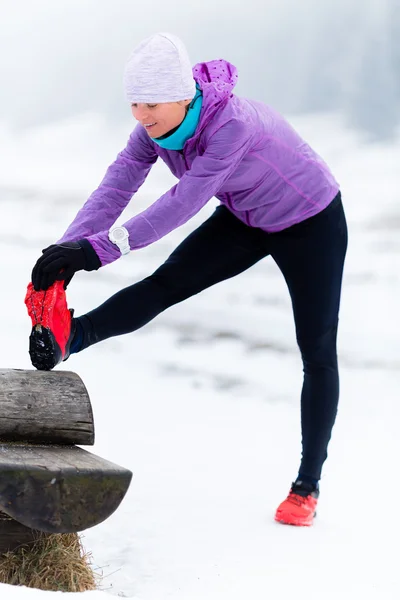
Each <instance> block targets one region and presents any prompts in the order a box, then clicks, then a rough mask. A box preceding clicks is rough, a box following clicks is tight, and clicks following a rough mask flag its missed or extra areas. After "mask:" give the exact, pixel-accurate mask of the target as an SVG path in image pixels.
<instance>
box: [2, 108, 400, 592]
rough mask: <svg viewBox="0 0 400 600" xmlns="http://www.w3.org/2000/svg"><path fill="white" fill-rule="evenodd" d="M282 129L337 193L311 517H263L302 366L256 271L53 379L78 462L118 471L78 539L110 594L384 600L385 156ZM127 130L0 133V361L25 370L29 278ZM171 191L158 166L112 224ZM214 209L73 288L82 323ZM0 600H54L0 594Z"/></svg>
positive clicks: (394, 359) (393, 566)
mask: <svg viewBox="0 0 400 600" xmlns="http://www.w3.org/2000/svg"><path fill="white" fill-rule="evenodd" d="M292 122H293V123H294V124H295V125H296V126H297V128H298V129H299V130H300V132H301V133H303V135H304V136H305V137H306V138H307V139H308V140H309V141H310V142H311V143H312V144H313V145H314V146H315V147H316V149H317V150H318V151H320V153H321V154H322V155H323V156H324V158H325V159H326V160H327V161H328V162H329V163H330V165H331V166H332V168H333V170H334V172H335V174H336V176H337V178H338V179H339V181H340V182H341V184H342V192H343V200H344V204H345V209H346V213H347V219H348V224H349V249H348V258H347V264H346V271H345V277H344V288H343V296H342V311H341V324H340V333H339V352H340V361H341V402H340V410H339V415H338V420H337V425H336V427H335V429H334V435H333V439H332V442H331V444H330V454H329V458H328V461H327V463H326V465H325V469H324V473H323V478H322V482H321V499H320V503H319V511H318V518H317V520H316V523H315V525H314V527H312V528H310V529H308V528H305V529H298V528H290V527H284V526H282V525H278V524H276V523H275V522H274V520H273V515H274V511H275V509H276V506H277V505H278V503H279V502H280V501H281V500H283V498H284V497H285V496H286V494H287V492H288V489H289V486H290V482H291V481H292V479H293V477H294V476H295V475H296V472H297V467H298V464H299V460H300V423H299V395H300V387H301V378H302V372H301V363H300V359H299V356H298V353H297V348H296V344H295V337H294V327H293V322H292V315H291V309H290V302H289V296H288V294H287V291H286V288H285V284H284V281H283V279H282V277H281V275H280V273H279V271H278V270H277V268H276V266H275V265H274V263H273V262H272V261H271V260H269V259H266V260H264V261H262V262H260V263H259V264H258V265H256V266H255V267H253V268H252V269H250V270H249V271H247V272H246V273H244V274H242V275H241V276H239V277H237V278H235V279H232V280H230V281H228V282H224V283H222V284H220V285H218V286H216V287H215V288H212V289H209V290H207V291H205V292H203V293H202V294H200V295H199V296H197V297H194V298H192V299H190V300H188V301H187V302H185V303H184V304H182V305H178V306H176V307H174V308H172V309H170V310H169V311H167V312H166V313H165V314H163V315H161V316H160V317H158V318H157V319H156V320H155V321H153V322H152V323H151V324H149V325H148V326H147V327H145V328H144V329H142V330H140V331H138V332H136V333H135V334H134V335H131V336H126V337H124V338H117V339H114V340H109V341H108V342H105V343H103V344H100V345H99V346H96V347H93V348H91V349H89V350H88V351H87V352H85V353H82V354H81V355H78V356H76V357H72V358H71V359H70V360H69V361H68V363H66V364H65V365H63V366H62V367H61V368H62V369H67V370H73V371H75V372H77V373H78V374H79V375H80V376H81V377H82V378H83V380H84V382H85V384H86V385H87V387H88V390H89V392H90V395H91V399H92V404H93V408H94V415H95V423H96V445H95V446H94V448H93V450H94V451H95V452H96V453H98V454H100V455H101V456H103V457H104V458H107V459H109V460H112V461H114V462H116V463H119V464H121V465H123V466H125V467H127V468H129V469H131V470H132V471H133V474H134V477H133V481H132V484H131V488H130V490H129V492H128V494H127V496H126V498H125V500H124V502H123V503H122V505H121V507H120V509H119V510H118V511H117V512H116V513H115V514H114V515H113V516H112V517H111V518H110V519H109V520H108V521H107V522H105V523H103V524H101V525H99V526H98V527H95V528H94V529H91V530H87V531H86V532H84V539H83V541H84V544H85V546H86V548H87V549H88V550H90V551H91V552H92V554H93V561H94V567H95V568H96V570H97V571H98V572H100V573H103V575H104V580H103V589H104V591H106V592H107V593H109V594H113V595H116V596H117V595H119V596H122V597H132V598H135V599H141V600H161V599H169V598H172V599H174V600H178V599H179V600H180V599H190V600H200V599H207V600H214V599H215V600H217V599H218V600H223V599H225V598H226V599H228V598H229V600H236V599H238V600H239V599H240V600H242V599H243V598H249V599H251V600H259V599H260V600H261V599H265V598H269V597H271V598H274V599H277V600H280V599H284V598H288V597H293V596H295V597H296V598H297V599H299V600H300V599H302V598H304V599H307V600H312V599H314V598H315V599H317V598H318V599H321V598H323V599H324V600H325V599H327V600H328V599H331V598H332V599H333V598H335V599H336V598H338V597H340V598H341V599H350V598H351V599H355V598H360V597H362V598H364V599H365V600H367V599H370V598H373V599H378V598H379V599H380V600H386V599H394V598H398V574H397V573H398V552H397V541H398V537H399V534H400V525H399V519H398V518H397V514H394V515H392V511H393V510H394V511H396V510H397V501H396V500H397V497H398V492H399V484H398V476H397V475H398V457H399V455H400V442H399V435H398V430H399V425H398V421H399V417H400V408H399V406H398V399H399V392H398V391H399V384H400V341H399V330H400V327H399V326H400V318H399V313H398V306H399V300H400V269H399V267H400V236H399V233H400V208H399V207H400V204H399V193H398V190H399V188H400V175H399V171H398V161H397V162H396V164H395V156H397V157H398V156H399V155H400V154H399V151H400V145H399V144H397V145H395V144H394V145H392V146H377V145H376V146H365V145H363V144H362V141H361V140H358V139H357V138H356V137H355V136H354V135H353V134H352V133H351V132H349V131H346V130H344V129H343V128H342V127H341V124H340V120H339V119H338V118H336V117H332V116H327V115H319V116H315V117H312V118H310V117H308V118H307V119H306V118H301V119H300V118H296V119H292ZM129 125H130V124H128V127H127V129H126V130H125V131H123V132H121V131H110V130H109V129H108V128H107V127H106V125H105V124H104V123H103V122H102V120H101V119H100V118H99V117H96V116H95V115H85V116H83V117H82V118H81V119H76V120H75V121H72V122H69V123H66V124H61V125H59V126H57V127H54V126H53V127H51V128H48V129H47V130H45V129H41V130H38V131H36V132H29V133H27V134H26V135H25V136H24V137H23V138H22V137H21V135H13V134H12V133H11V132H10V131H8V130H7V129H6V128H0V129H1V132H2V135H1V136H0V139H1V142H0V153H1V157H2V158H1V163H2V169H1V174H0V202H1V214H2V219H1V222H0V223H1V225H0V227H1V229H0V232H1V239H0V277H1V282H2V289H3V296H2V298H3V300H2V309H3V315H6V319H5V320H4V321H3V323H2V329H3V337H2V339H3V344H2V345H1V346H0V366H1V367H3V368H4V367H15V368H31V365H30V362H29V356H28V353H27V340H28V335H29V331H30V322H29V320H28V317H27V315H26V312H25V306H24V304H23V298H24V294H25V288H26V284H27V282H28V279H29V276H30V271H31V268H32V266H33V264H34V262H35V260H36V259H37V257H38V256H39V254H40V250H41V248H44V247H45V246H46V245H48V244H49V243H52V242H53V241H54V240H56V239H57V238H58V237H60V235H61V234H62V233H63V231H64V230H65V228H66V226H67V225H68V224H69V222H70V220H71V219H72V217H73V216H74V214H75V213H76V211H77V209H78V208H79V206H80V205H81V204H82V203H83V201H84V200H85V198H86V197H87V195H88V194H89V193H90V191H91V190H92V189H94V188H95V187H96V186H97V184H98V183H99V181H100V179H101V177H102V175H103V173H104V170H105V168H106V166H107V165H108V164H109V163H110V162H111V161H112V160H113V159H114V157H115V155H116V153H117V152H118V150H119V149H120V148H121V147H123V145H124V143H125V141H126V139H127V137H128V134H129ZM132 125H133V123H132ZM173 182H174V180H173V178H172V176H171V175H170V174H169V173H168V172H167V171H166V169H165V168H163V166H162V165H157V166H156V168H155V169H154V170H153V172H152V174H151V175H150V177H149V178H148V180H147V182H146V184H145V186H144V187H143V188H142V190H141V192H140V193H139V194H138V195H137V196H136V197H135V199H134V200H133V201H132V203H131V206H130V207H129V209H128V210H127V211H126V213H125V215H124V218H123V219H121V221H124V220H126V218H127V217H128V216H129V215H131V214H133V213H135V212H138V211H140V210H142V209H143V208H144V207H145V206H146V205H148V204H149V203H150V202H152V201H153V200H155V199H156V198H157V197H158V196H159V195H160V194H161V193H162V192H163V191H165V190H166V189H167V188H168V187H169V186H170V185H171V184H172V183H173ZM213 206H214V202H211V203H210V204H209V205H208V206H207V207H206V208H205V209H204V210H203V211H202V212H201V214H199V215H197V216H196V217H195V218H194V219H193V220H192V221H191V222H190V223H188V224H187V225H185V226H184V227H182V228H181V229H179V230H178V231H175V232H173V233H172V234H170V235H169V236H167V237H166V238H164V239H163V240H160V241H159V242H158V243H157V244H154V245H153V246H151V247H149V248H146V249H143V250H140V251H138V252H136V253H132V254H131V255H130V256H129V257H127V258H126V259H124V260H120V261H118V262H117V263H114V264H113V265H109V266H108V267H105V268H104V269H102V270H101V271H99V272H97V273H86V274H79V275H77V276H76V277H75V279H74V281H73V283H72V284H71V286H70V288H69V291H68V298H69V304H70V306H73V307H75V309H76V311H77V314H81V313H83V312H85V311H86V310H88V309H90V308H91V307H93V306H96V305H97V304H98V303H100V302H101V301H103V300H104V299H105V298H106V297H108V296H109V295H111V294H112V293H113V292H115V291H117V290H118V289H120V288H121V287H122V286H125V285H128V284H130V283H132V282H134V281H137V280H139V279H140V278H142V277H143V276H145V275H147V274H148V273H150V272H151V271H152V270H153V269H154V268H155V267H157V266H158V264H160V262H161V261H163V260H164V259H165V258H166V257H167V256H168V254H169V253H170V252H171V251H172V249H173V248H174V246H175V245H176V244H177V243H178V242H179V241H180V240H181V239H183V237H184V236H185V235H186V234H187V233H188V232H189V231H191V230H192V229H193V228H194V227H195V226H196V225H197V224H198V223H200V222H201V221H202V220H204V218H206V217H207V215H208V214H210V213H211V211H212V209H213ZM392 507H393V508H392ZM0 595H1V597H2V598H6V599H7V600H8V599H10V600H13V599H14V598H16V599H18V600H19V598H20V596H21V597H23V598H24V599H25V598H27V599H28V600H29V598H32V600H36V598H40V599H42V598H45V597H47V596H49V597H50V593H47V595H45V593H44V592H36V591H34V590H19V589H17V588H11V587H10V586H2V585H0ZM87 596H88V598H93V599H97V598H98V597H104V598H105V596H104V594H103V593H100V594H99V593H98V592H94V593H88V594H87Z"/></svg>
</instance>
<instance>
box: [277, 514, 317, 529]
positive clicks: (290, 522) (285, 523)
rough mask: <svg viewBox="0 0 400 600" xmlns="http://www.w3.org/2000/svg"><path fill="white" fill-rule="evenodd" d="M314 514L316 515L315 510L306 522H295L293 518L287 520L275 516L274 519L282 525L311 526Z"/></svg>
mask: <svg viewBox="0 0 400 600" xmlns="http://www.w3.org/2000/svg"><path fill="white" fill-rule="evenodd" d="M316 516H317V513H316V512H315V513H314V515H313V518H312V519H311V520H310V521H308V522H307V521H303V522H300V521H297V523H296V522H295V520H293V521H288V520H285V519H283V518H279V517H275V521H276V522H277V523H282V525H292V526H293V527H311V525H312V524H313V522H314V519H315V517H316Z"/></svg>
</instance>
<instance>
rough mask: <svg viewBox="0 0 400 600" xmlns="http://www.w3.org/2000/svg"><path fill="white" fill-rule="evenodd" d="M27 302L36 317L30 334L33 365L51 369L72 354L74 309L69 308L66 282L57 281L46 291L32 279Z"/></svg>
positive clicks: (41, 368)
mask: <svg viewBox="0 0 400 600" xmlns="http://www.w3.org/2000/svg"><path fill="white" fill-rule="evenodd" d="M25 304H26V307H27V309H28V314H29V316H30V318H31V319H32V332H31V335H30V337H29V354H30V357H31V361H32V365H33V366H34V367H35V368H36V369H39V370H40V371H50V370H51V369H54V367H55V366H56V365H58V364H59V363H60V362H62V361H63V360H66V359H67V358H68V356H69V347H70V344H71V340H72V338H73V334H74V332H73V329H74V322H73V320H72V316H73V314H74V311H73V310H72V309H71V310H69V309H68V306H67V298H66V294H65V290H64V282H63V281H56V282H55V283H53V285H52V286H50V287H49V288H48V289H47V290H46V291H42V290H41V291H39V292H36V291H35V289H34V287H33V285H32V283H30V284H29V285H28V289H27V292H26V296H25Z"/></svg>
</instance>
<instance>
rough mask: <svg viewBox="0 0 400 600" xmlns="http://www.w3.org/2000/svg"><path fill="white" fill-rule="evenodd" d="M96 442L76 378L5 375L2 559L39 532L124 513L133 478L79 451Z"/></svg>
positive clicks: (0, 403)
mask: <svg viewBox="0 0 400 600" xmlns="http://www.w3.org/2000/svg"><path fill="white" fill-rule="evenodd" d="M94 437H95V433H94V420H93V412H92V408H91V404H90V399H89V395H88V393H87V390H86V388H85V386H84V384H83V382H82V380H81V379H80V378H79V376H78V375H76V374H75V373H71V372H69V371H34V370H17V369H0V553H4V552H7V551H8V550H13V549H15V548H16V547H17V546H19V545H21V544H26V543H29V542H30V541H32V540H34V539H36V538H37V537H38V533H39V532H40V533H42V532H45V533H47V534H54V533H73V532H79V531H83V530H84V529H87V528H89V527H93V526H95V525H98V524H99V523H101V522H102V521H104V520H105V519H107V518H108V517H109V516H110V515H111V514H112V513H113V512H114V511H115V510H116V509H117V508H118V506H119V505H120V503H121V501H122V500H123V498H124V496H125V494H126V492H127V491H128V488H129V485H130V482H131V479H132V473H131V471H129V470H127V469H125V468H123V467H120V466H118V465H116V464H114V463H111V462H109V461H107V460H104V459H103V458H100V457H99V456H96V455H95V454H93V453H91V452H88V451H86V450H84V449H82V448H79V447H77V446H76V445H75V444H80V445H93V444H94Z"/></svg>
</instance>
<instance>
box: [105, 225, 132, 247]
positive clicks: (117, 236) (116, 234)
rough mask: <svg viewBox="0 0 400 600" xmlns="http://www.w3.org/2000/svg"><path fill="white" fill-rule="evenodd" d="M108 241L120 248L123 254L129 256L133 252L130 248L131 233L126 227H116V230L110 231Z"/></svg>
mask: <svg viewBox="0 0 400 600" xmlns="http://www.w3.org/2000/svg"><path fill="white" fill-rule="evenodd" d="M108 239H109V240H110V242H112V243H113V244H115V245H116V246H118V248H119V249H120V251H121V254H129V252H130V251H131V249H130V246H129V232H128V230H127V228H126V227H114V229H110V231H109V233H108Z"/></svg>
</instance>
